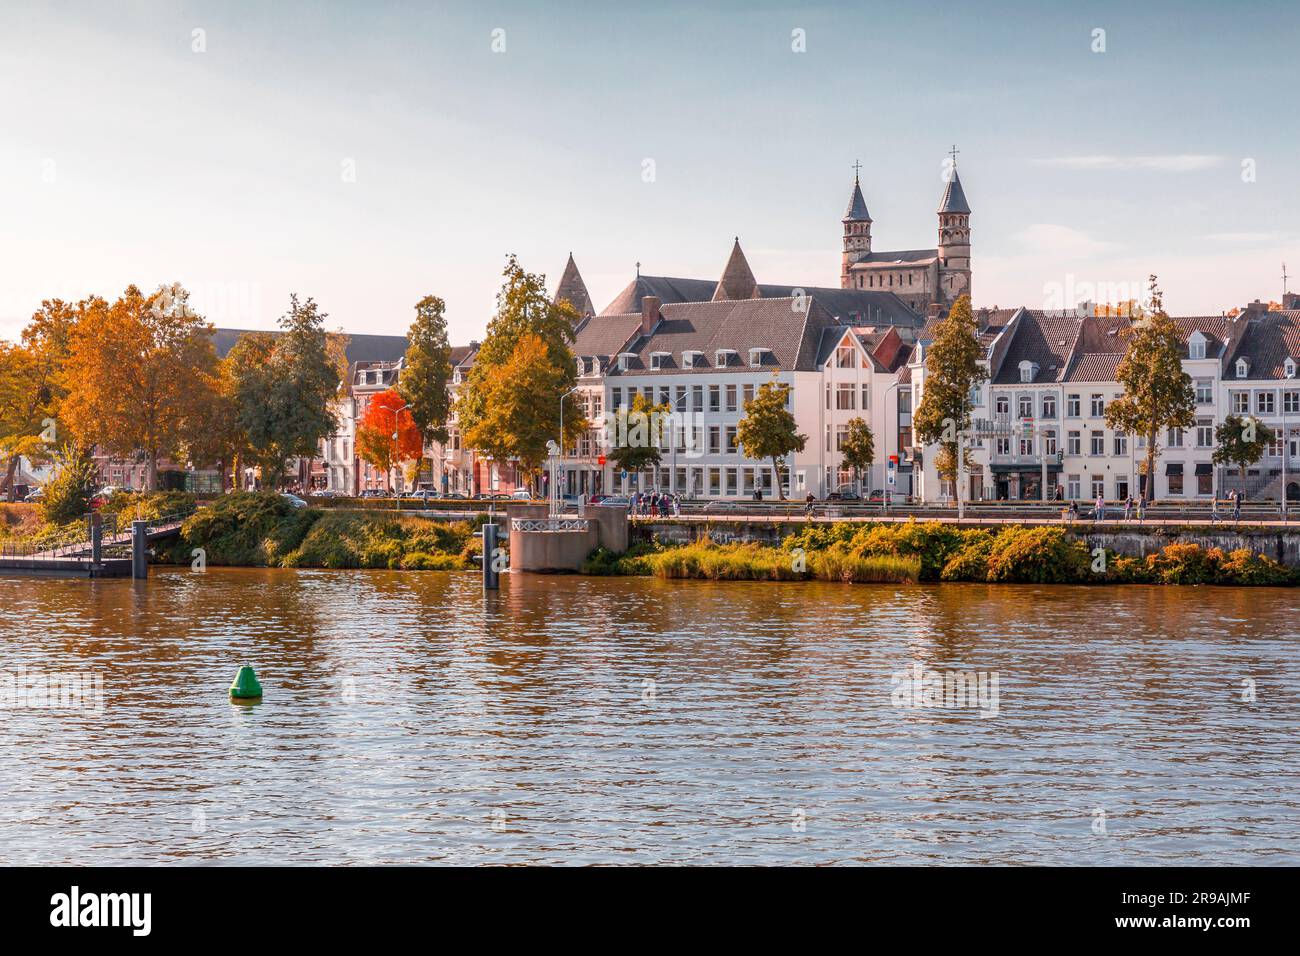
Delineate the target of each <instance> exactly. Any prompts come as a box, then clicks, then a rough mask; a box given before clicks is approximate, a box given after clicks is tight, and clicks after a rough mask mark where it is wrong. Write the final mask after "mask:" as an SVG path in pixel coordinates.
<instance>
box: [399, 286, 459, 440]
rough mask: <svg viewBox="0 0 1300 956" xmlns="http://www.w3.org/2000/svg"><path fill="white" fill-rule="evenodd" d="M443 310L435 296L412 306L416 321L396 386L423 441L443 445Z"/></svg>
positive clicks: (447, 377) (446, 361) (447, 358)
mask: <svg viewBox="0 0 1300 956" xmlns="http://www.w3.org/2000/svg"><path fill="white" fill-rule="evenodd" d="M445 310H446V304H445V303H444V302H443V301H442V299H440V298H438V297H437V296H436V295H426V296H425V297H424V298H423V299H421V300H420V301H419V302H417V303H416V304H415V321H414V322H413V323H412V324H411V328H410V330H409V331H408V332H407V333H406V335H407V342H408V343H409V344H408V345H407V348H406V362H405V367H404V368H403V369H402V379H401V381H400V382H399V383H398V386H397V390H398V391H399V392H400V393H401V395H402V398H403V399H404V400H405V401H406V403H407V404H408V405H409V406H410V412H411V418H412V419H413V420H414V421H415V426H416V428H418V429H419V430H420V434H421V436H423V438H424V440H425V442H443V443H445V442H446V441H447V438H448V435H447V416H448V414H450V412H451V393H450V392H449V391H448V390H447V384H448V383H449V382H450V381H451V342H450V341H449V340H448V338H447V319H446V317H445V316H444V312H445Z"/></svg>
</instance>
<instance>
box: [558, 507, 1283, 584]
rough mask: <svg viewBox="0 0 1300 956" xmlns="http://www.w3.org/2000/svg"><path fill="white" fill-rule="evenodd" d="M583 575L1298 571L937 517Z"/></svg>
mask: <svg viewBox="0 0 1300 956" xmlns="http://www.w3.org/2000/svg"><path fill="white" fill-rule="evenodd" d="M583 572H584V573H586V574H641V575H655V576H658V577H665V578H704V579H709V580H754V581H786V580H807V579H817V580H823V581H857V582H870V581H884V582H901V581H981V582H1005V583H1025V584H1226V585H1285V584H1297V583H1300V572H1297V571H1295V570H1292V569H1289V568H1287V567H1284V566H1283V565H1280V564H1278V563H1277V562H1276V561H1274V560H1272V559H1271V558H1268V557H1264V556H1262V555H1259V554H1256V553H1254V552H1253V551H1250V550H1249V549H1245V548H1243V549H1240V550H1237V551H1231V552H1224V551H1223V550H1222V549H1219V548H1202V547H1201V546H1199V545H1196V544H1169V545H1166V546H1165V547H1164V548H1163V549H1161V550H1160V551H1159V552H1157V553H1154V554H1151V555H1148V556H1147V557H1146V558H1128V557H1121V556H1119V555H1118V554H1115V553H1114V552H1104V553H1101V552H1099V553H1097V554H1094V553H1093V552H1091V551H1090V550H1089V549H1088V546H1087V545H1086V544H1085V543H1084V542H1082V541H1079V540H1076V539H1074V538H1072V537H1070V536H1069V535H1068V534H1067V532H1066V529H1064V528H1059V527H1024V526H1020V525H1008V526H1006V527H1005V528H999V529H996V530H989V529H981V528H958V527H955V526H953V525H950V524H942V523H940V522H937V521H928V522H917V521H915V520H911V521H907V522H900V523H879V524H871V523H867V524H851V523H848V522H841V523H837V524H832V525H814V526H810V527H807V528H805V529H803V530H801V531H799V532H798V533H796V534H793V535H790V536H789V537H787V538H786V539H785V540H784V541H783V542H782V543H781V546H780V547H779V548H778V547H769V546H764V545H758V544H728V545H717V544H713V543H711V542H708V541H697V542H694V543H692V544H689V545H678V546H664V545H658V544H640V545H634V546H633V547H632V548H631V549H629V550H628V551H627V553H626V554H623V555H615V554H611V553H610V552H608V551H605V550H603V549H600V550H597V551H595V552H593V554H592V555H591V557H590V558H589V559H588V560H587V563H586V564H585V565H584V566H583Z"/></svg>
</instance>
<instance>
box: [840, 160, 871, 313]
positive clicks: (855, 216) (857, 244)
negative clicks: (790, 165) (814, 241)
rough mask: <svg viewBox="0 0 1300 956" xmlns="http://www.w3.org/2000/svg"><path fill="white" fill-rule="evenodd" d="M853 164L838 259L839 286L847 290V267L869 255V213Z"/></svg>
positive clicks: (856, 165) (848, 285)
mask: <svg viewBox="0 0 1300 956" xmlns="http://www.w3.org/2000/svg"><path fill="white" fill-rule="evenodd" d="M858 168H859V164H857V163H854V173H853V192H852V194H851V195H850V196H849V208H848V210H847V211H846V212H845V213H844V220H843V223H844V252H843V255H842V256H841V257H840V286H841V287H842V288H845V289H847V288H849V287H850V285H851V282H850V278H849V266H851V265H852V264H853V263H855V262H857V261H858V260H859V259H862V258H865V257H866V256H869V255H871V213H869V212H867V201H866V200H865V199H863V198H862V185H861V183H859V182H858V174H857V169H858Z"/></svg>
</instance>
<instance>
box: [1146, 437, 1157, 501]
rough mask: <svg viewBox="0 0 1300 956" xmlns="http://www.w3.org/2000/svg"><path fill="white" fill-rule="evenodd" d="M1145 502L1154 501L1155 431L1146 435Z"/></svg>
mask: <svg viewBox="0 0 1300 956" xmlns="http://www.w3.org/2000/svg"><path fill="white" fill-rule="evenodd" d="M1146 497H1147V504H1155V501H1156V433H1155V432H1154V431H1152V432H1151V433H1150V434H1149V435H1147V495H1146Z"/></svg>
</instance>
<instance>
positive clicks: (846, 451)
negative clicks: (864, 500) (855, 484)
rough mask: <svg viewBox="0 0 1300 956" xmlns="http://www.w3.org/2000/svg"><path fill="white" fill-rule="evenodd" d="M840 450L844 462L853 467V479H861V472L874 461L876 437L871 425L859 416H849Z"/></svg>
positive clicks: (866, 469) (869, 467)
mask: <svg viewBox="0 0 1300 956" xmlns="http://www.w3.org/2000/svg"><path fill="white" fill-rule="evenodd" d="M840 452H841V454H842V455H843V456H844V464H846V465H848V466H849V467H850V468H852V469H853V478H854V480H855V481H861V480H862V473H863V472H864V471H869V470H870V469H871V466H872V465H874V464H875V463H876V439H875V436H873V435H872V434H871V426H870V425H868V424H867V423H866V421H864V420H863V419H861V418H850V419H849V423H848V433H847V434H846V435H845V436H844V444H843V445H841V446H840ZM868 490H870V489H868Z"/></svg>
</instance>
